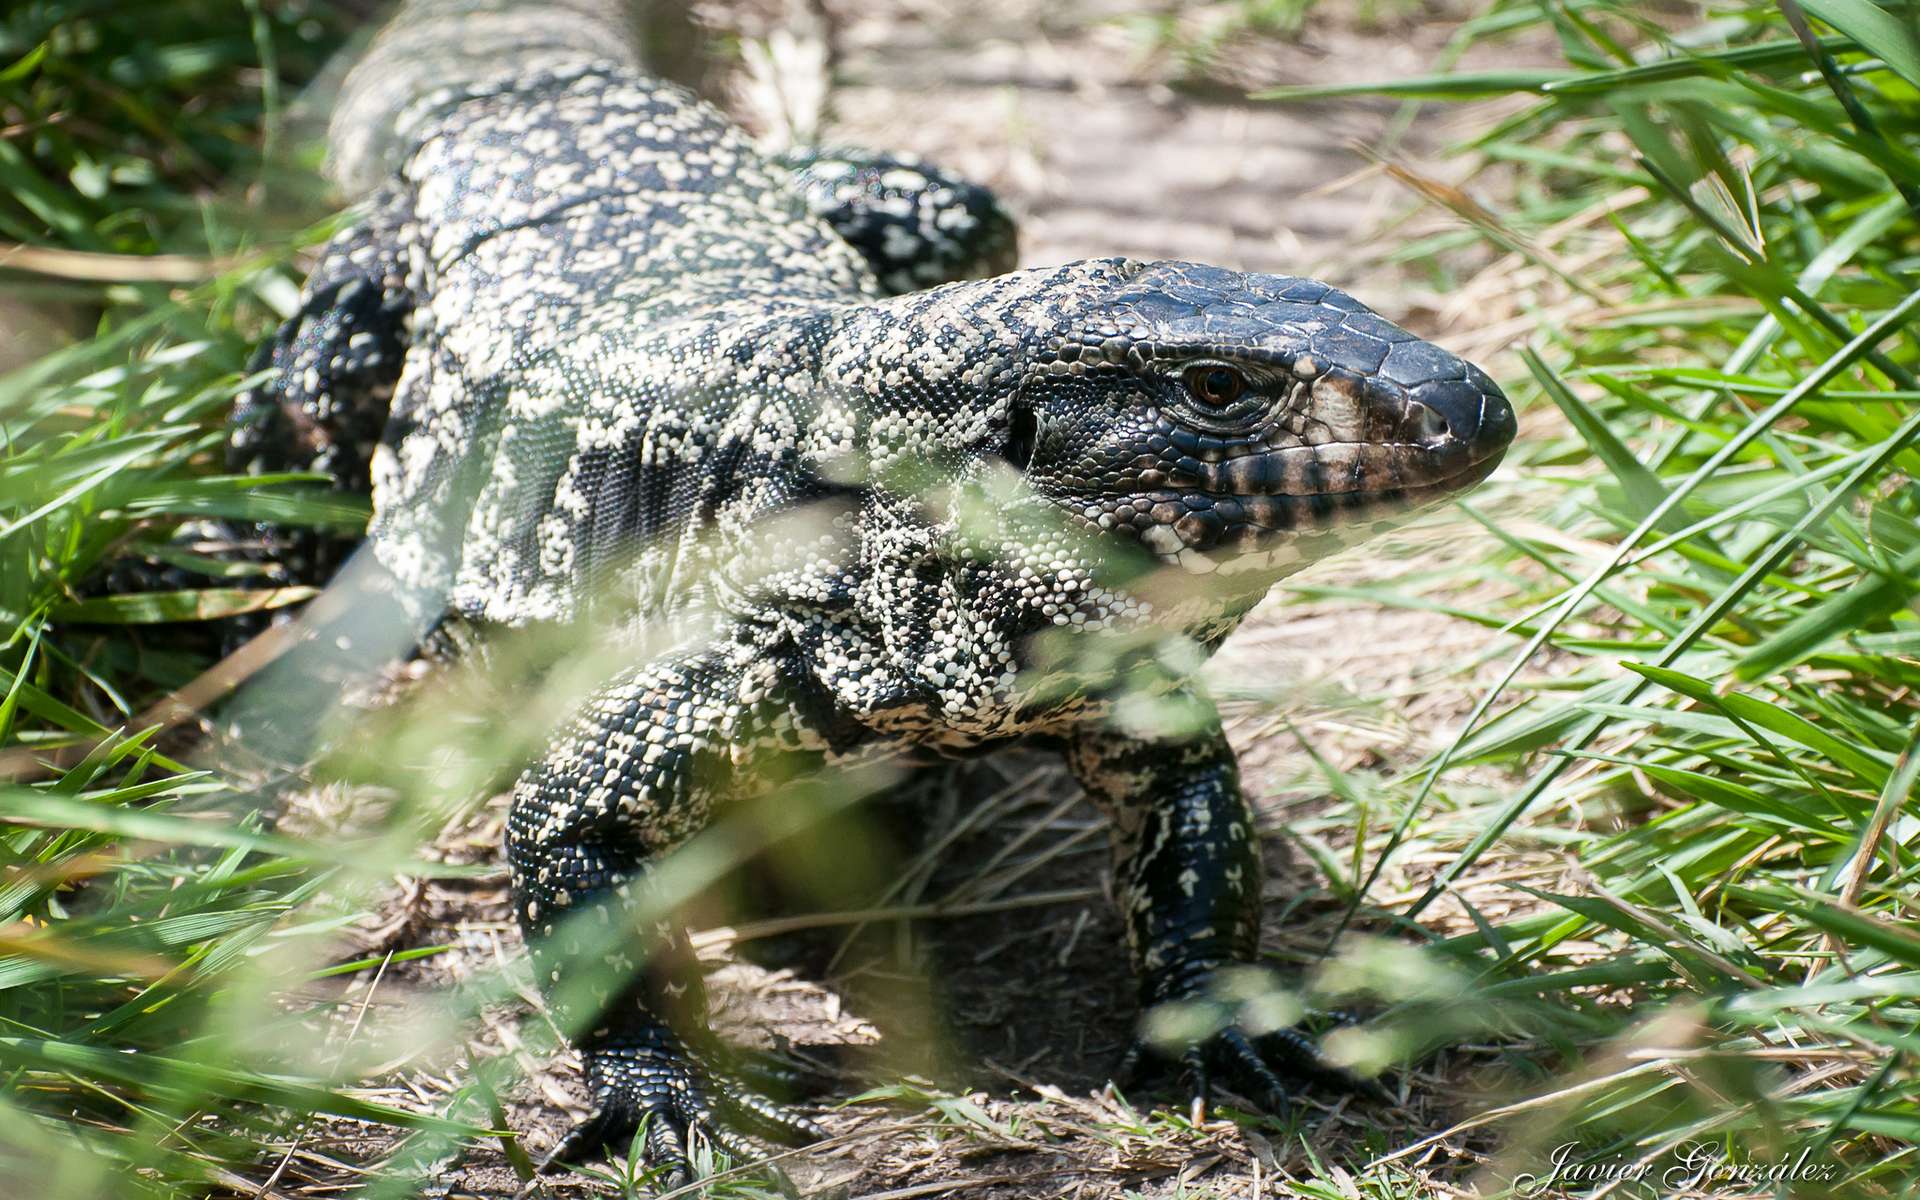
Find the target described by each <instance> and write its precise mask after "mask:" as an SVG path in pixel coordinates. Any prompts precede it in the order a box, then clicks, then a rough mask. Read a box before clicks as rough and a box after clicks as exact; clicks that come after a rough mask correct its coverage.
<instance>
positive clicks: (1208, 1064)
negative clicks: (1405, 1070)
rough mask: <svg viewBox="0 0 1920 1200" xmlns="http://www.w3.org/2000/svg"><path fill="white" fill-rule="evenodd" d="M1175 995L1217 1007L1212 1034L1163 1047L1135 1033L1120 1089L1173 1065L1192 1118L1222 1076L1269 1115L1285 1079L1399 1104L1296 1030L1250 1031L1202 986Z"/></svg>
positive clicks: (1289, 1090)
mask: <svg viewBox="0 0 1920 1200" xmlns="http://www.w3.org/2000/svg"><path fill="white" fill-rule="evenodd" d="M1178 999H1180V1000H1198V1001H1201V1002H1203V1003H1206V1004H1208V1005H1210V1006H1212V1005H1222V1006H1223V1009H1222V1011H1223V1016H1224V1018H1225V1019H1224V1020H1223V1021H1222V1022H1221V1025H1220V1027H1219V1028H1217V1029H1216V1030H1215V1031H1214V1032H1213V1033H1211V1034H1208V1035H1205V1036H1203V1037H1200V1038H1198V1039H1197V1040H1193V1041H1189V1042H1185V1043H1184V1044H1182V1043H1178V1042H1176V1043H1174V1044H1172V1045H1168V1044H1166V1043H1163V1042H1158V1041H1155V1040H1154V1039H1152V1038H1149V1037H1147V1036H1145V1035H1144V1034H1143V1035H1141V1036H1139V1037H1136V1038H1135V1039H1134V1041H1133V1043H1132V1044H1131V1045H1130V1046H1128V1048H1127V1052H1126V1055H1125V1057H1123V1058H1122V1059H1121V1061H1120V1067H1119V1070H1118V1071H1117V1072H1116V1073H1115V1078H1116V1080H1117V1081H1118V1082H1120V1083H1121V1084H1122V1085H1123V1086H1125V1085H1131V1084H1133V1083H1137V1082H1139V1081H1141V1080H1142V1078H1143V1077H1144V1076H1146V1075H1147V1074H1148V1073H1149V1070H1150V1065H1151V1066H1158V1067H1160V1068H1162V1069H1163V1071H1164V1069H1165V1068H1168V1067H1171V1066H1173V1065H1174V1064H1176V1063H1177V1064H1178V1066H1179V1069H1180V1070H1179V1073H1180V1082H1181V1084H1182V1088H1183V1091H1184V1092H1185V1094H1186V1096H1187V1100H1188V1103H1189V1105H1190V1107H1191V1110H1192V1112H1193V1113H1194V1116H1195V1119H1196V1120H1197V1119H1198V1118H1199V1116H1200V1115H1201V1114H1202V1113H1203V1112H1204V1111H1205V1108H1206V1105H1207V1104H1208V1103H1210V1102H1211V1101H1212V1099H1213V1096H1212V1090H1213V1083H1214V1080H1215V1079H1216V1078H1221V1079H1224V1080H1226V1081H1228V1082H1229V1083H1230V1084H1231V1086H1232V1087H1233V1088H1234V1090H1235V1091H1237V1092H1240V1093H1241V1094H1242V1095H1244V1096H1246V1097H1247V1098H1248V1099H1250V1100H1253V1101H1255V1102H1256V1103H1257V1104H1258V1105H1259V1106H1260V1108H1261V1109H1262V1110H1264V1111H1265V1112H1266V1113H1267V1114H1268V1115H1270V1116H1276V1117H1278V1116H1284V1115H1285V1114H1286V1113H1287V1111H1288V1110H1289V1109H1290V1108H1291V1107H1292V1104H1293V1095H1294V1089H1293V1087H1291V1086H1289V1084H1290V1083H1291V1084H1299V1083H1311V1084H1317V1085H1320V1086H1322V1087H1327V1088H1331V1089H1333V1090H1335V1091H1340V1092H1345V1093H1348V1094H1350V1095H1357V1096H1364V1097H1366V1098H1367V1099H1370V1100H1373V1101H1376V1102H1378V1103H1381V1104H1385V1105H1389V1106H1391V1105H1395V1104H1398V1103H1399V1099H1398V1097H1396V1096H1395V1095H1394V1094H1393V1093H1392V1092H1391V1091H1390V1090H1388V1089H1387V1088H1386V1087H1385V1086H1384V1085H1382V1084H1381V1083H1380V1082H1379V1081H1377V1080H1373V1079H1365V1078H1362V1077H1361V1076H1358V1075H1355V1074H1354V1073H1352V1072H1351V1071H1348V1070H1346V1069H1345V1068H1344V1067H1341V1066H1339V1065H1338V1064H1336V1063H1334V1062H1332V1061H1330V1060H1329V1059H1328V1058H1327V1057H1326V1056H1325V1055H1324V1054H1322V1053H1321V1052H1320V1048H1319V1047H1318V1046H1317V1045H1315V1044H1314V1041H1313V1039H1312V1038H1311V1037H1309V1036H1308V1035H1307V1034H1305V1033H1303V1032H1301V1031H1300V1030H1299V1029H1275V1030H1271V1031H1269V1032H1265V1033H1257V1034H1256V1033H1252V1032H1250V1031H1249V1030H1248V1028H1247V1025H1246V1022H1245V1016H1246V1014H1245V1013H1244V1011H1242V1010H1241V1009H1240V1008H1239V1006H1238V1005H1237V1004H1235V1003H1233V1002H1231V1001H1222V1000H1220V999H1219V998H1218V997H1212V996H1209V995H1207V989H1206V985H1205V984H1204V983H1202V984H1200V985H1198V986H1196V987H1194V988H1193V994H1192V995H1190V996H1188V997H1181V998H1178Z"/></svg>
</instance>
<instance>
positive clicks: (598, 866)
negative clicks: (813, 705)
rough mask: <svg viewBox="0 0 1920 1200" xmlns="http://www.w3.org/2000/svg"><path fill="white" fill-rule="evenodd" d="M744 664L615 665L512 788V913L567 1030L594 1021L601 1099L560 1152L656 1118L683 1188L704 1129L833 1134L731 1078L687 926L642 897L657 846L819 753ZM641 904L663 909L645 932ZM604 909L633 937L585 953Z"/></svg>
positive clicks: (650, 1134)
mask: <svg viewBox="0 0 1920 1200" xmlns="http://www.w3.org/2000/svg"><path fill="white" fill-rule="evenodd" d="M740 676H741V669H740V667H739V666H738V665H737V664H735V663H734V662H732V661H729V659H728V658H727V656H726V655H725V653H724V650H717V651H711V652H698V653H693V654H689V655H684V656H678V657H669V658H666V659H663V660H659V661H656V662H653V663H649V664H648V665H646V666H645V667H642V668H640V669H637V670H634V671H631V672H629V673H627V674H625V675H623V676H620V677H618V678H616V679H615V680H614V681H613V682H612V683H611V684H609V685H608V686H607V687H605V688H604V689H602V690H601V691H600V692H599V693H597V694H596V695H595V696H594V697H593V699H592V700H591V701H589V702H588V704H587V705H586V706H585V707H584V708H583V709H582V710H581V712H580V713H579V714H578V715H577V716H576V717H575V718H574V719H573V720H572V722H571V723H570V725H569V726H568V727H567V729H566V730H565V731H564V733H563V734H562V736H561V737H559V738H558V739H557V740H556V741H555V742H554V744H553V746H552V748H551V749H550V750H549V751H548V753H547V755H546V758H545V759H544V760H543V761H542V762H541V763H540V764H539V765H537V766H536V767H534V768H533V769H532V770H530V771H528V772H527V773H526V774H525V775H524V776H522V778H521V779H520V781H519V783H518V785H517V786H516V787H515V788H514V796H513V807H512V810H511V813H510V814H509V816H508V821H507V861H508V863H509V865H510V867H511V871H512V880H513V903H514V912H515V915H516V917H517V918H518V919H519V922H520V925H521V928H522V930H523V931H524V932H525V933H526V936H527V941H528V943H529V944H530V946H531V948H532V951H533V964H534V969H535V972H536V975H537V978H538V982H539V985H540V987H541V989H542V991H543V992H545V993H546V994H547V995H548V997H549V998H550V999H551V1000H553V1001H554V1002H555V1006H556V1008H557V1009H558V1011H559V1016H560V1018H561V1020H562V1023H563V1027H567V1028H570V1029H577V1030H580V1031H582V1032H581V1033H579V1035H578V1036H577V1038H576V1041H577V1043H578V1045H579V1048H580V1051H581V1054H582V1056H583V1058H584V1059H585V1062H586V1072H587V1087H588V1090H589V1092H590V1094H591V1096H592V1105H593V1113H592V1115H591V1116H589V1117H588V1118H587V1120H586V1121H584V1122H582V1123H581V1124H580V1125H579V1126H578V1127H576V1128H575V1129H574V1130H573V1131H572V1133H571V1134H569V1135H568V1137H567V1138H566V1139H565V1140H564V1141H563V1142H562V1143H561V1144H560V1146H559V1147H558V1148H557V1149H556V1150H555V1151H554V1153H553V1155H552V1156H551V1157H550V1159H549V1162H564V1161H572V1160H577V1159H579V1158H583V1157H585V1156H587V1155H590V1154H592V1153H593V1152H595V1151H597V1150H600V1149H602V1148H603V1147H607V1146H609V1145H611V1146H618V1145H620V1144H622V1142H623V1140H624V1139H625V1138H627V1137H629V1136H631V1135H632V1134H633V1133H634V1132H635V1131H636V1130H639V1129H640V1128H641V1127H642V1126H643V1125H644V1127H645V1129H646V1144H645V1152H646V1158H647V1160H648V1162H649V1163H650V1164H652V1165H653V1166H655V1167H659V1168H663V1169H664V1174H665V1176H666V1179H667V1182H668V1185H669V1186H676V1187H677V1186H679V1185H680V1184H682V1183H685V1182H686V1180H687V1178H688V1175H689V1173H690V1167H689V1160H688V1147H689V1142H690V1140H691V1139H692V1137H693V1136H694V1135H696V1134H698V1135H699V1136H702V1137H705V1138H706V1139H708V1140H709V1141H710V1142H712V1143H713V1144H714V1145H716V1146H719V1147H721V1148H722V1149H725V1150H727V1151H728V1152H729V1153H731V1154H734V1155H736V1156H745V1157H757V1156H758V1153H759V1148H758V1147H757V1146H755V1145H754V1144H753V1143H752V1142H751V1141H748V1140H747V1139H746V1138H743V1137H742V1136H740V1134H741V1133H742V1132H744V1133H747V1134H751V1135H753V1136H757V1137H763V1138H770V1139H773V1140H776V1141H784V1142H807V1141H812V1140H816V1139H818V1138H820V1137H823V1136H825V1135H824V1132H823V1131H822V1130H821V1129H820V1127H819V1126H817V1125H816V1124H814V1123H813V1122H812V1121H810V1120H808V1119H807V1118H805V1117H804V1116H800V1115H798V1114H795V1113H791V1112H788V1111H786V1110H784V1109H783V1108H781V1107H780V1106H779V1105H776V1104H775V1103H773V1102H772V1101H770V1100H768V1099H766V1098H764V1097H761V1096H758V1095H756V1094H754V1093H752V1092H750V1091H748V1090H747V1089H745V1088H744V1087H742V1086H740V1085H739V1084H736V1083H735V1082H734V1081H733V1080H732V1079H730V1078H729V1077H728V1074H727V1063H726V1059H727V1055H726V1054H725V1053H724V1052H723V1051H722V1050H721V1047H720V1046H719V1044H718V1042H717V1040H716V1039H714V1038H713V1037H712V1036H711V1035H710V1034H709V1032H708V1030H707V1026H706V997H705V992H704V989H703V987H702V985H701V980H700V975H699V972H698V970H697V968H696V967H695V965H694V963H693V958H692V954H691V952H690V951H689V949H688V947H687V943H686V939H685V934H684V931H683V930H682V929H681V928H680V927H679V925H678V923H677V922H675V921H674V920H673V919H672V918H671V917H670V916H668V915H666V914H665V913H664V912H663V911H662V910H661V909H659V908H658V907H655V906H649V905H647V904H646V901H647V900H648V899H650V897H649V894H648V889H649V888H650V887H651V885H652V867H653V864H654V863H655V862H656V861H657V860H658V859H659V858H660V857H661V856H662V855H664V854H666V853H667V852H668V851H670V850H672V849H673V848H674V847H675V846H677V845H679V844H680V843H681V842H683V841H685V840H686V839H687V838H689V837H691V836H692V835H693V834H694V833H696V832H698V831H699V830H700V829H701V828H702V827H704V826H705V825H706V824H707V822H708V820H709V818H710V817H711V816H712V815H713V814H714V811H715V810H716V808H718V807H719V806H721V805H722V804H724V803H726V802H728V801H731V800H737V799H740V798H742V797H743V796H746V795H751V794H754V793H755V792H757V791H761V790H764V788H765V787H766V786H767V783H768V781H769V780H770V778H771V772H770V771H769V770H768V768H769V767H771V766H773V765H774V762H775V761H776V760H777V762H778V765H779V767H780V769H781V770H782V771H791V770H792V769H794V767H795V765H796V764H795V763H794V761H793V758H792V756H793V755H795V754H801V755H805V754H807V753H810V752H808V751H805V750H803V749H801V748H799V747H798V746H796V745H795V741H796V739H795V736H794V734H793V728H794V726H793V724H792V721H791V720H790V719H787V718H785V716H784V714H786V713H787V712H788V711H789V710H790V709H791V706H792V698H791V697H786V696H782V695H779V694H767V693H766V691H765V689H764V688H755V689H754V690H755V691H756V693H758V694H757V695H756V698H755V699H754V700H752V701H751V702H749V701H748V700H746V699H744V698H743V696H742V692H743V688H742V685H741V682H740ZM811 753H813V754H814V756H815V757H818V753H817V752H811ZM800 765H804V764H800ZM642 910H646V911H648V912H650V913H651V914H652V915H651V916H650V917H648V918H647V924H646V925H645V926H643V927H638V928H636V927H634V922H635V920H636V918H638V917H640V915H641V912H642ZM609 922H611V923H613V925H614V927H615V928H624V929H630V930H631V931H632V935H633V936H632V939H631V940H630V941H629V942H628V944H627V945H625V946H622V947H621V948H619V949H618V950H616V951H615V952H614V953H613V954H612V956H611V958H609V957H608V956H607V954H606V952H605V949H604V947H603V946H602V947H600V948H599V954H598V955H597V956H595V957H594V958H593V959H591V960H589V958H588V956H589V954H590V953H592V951H591V950H590V949H589V944H590V943H596V942H597V941H599V940H600V939H598V938H596V936H595V935H596V934H603V931H605V930H606V929H607V928H608V923H609ZM634 943H638V945H637V946H636V945H635V944H634ZM629 952H631V954H630V953H629ZM575 972H590V973H593V974H592V975H590V976H589V978H590V979H591V980H592V982H591V983H590V984H589V986H586V987H584V988H583V987H577V986H569V985H570V984H572V983H573V982H574V973H575Z"/></svg>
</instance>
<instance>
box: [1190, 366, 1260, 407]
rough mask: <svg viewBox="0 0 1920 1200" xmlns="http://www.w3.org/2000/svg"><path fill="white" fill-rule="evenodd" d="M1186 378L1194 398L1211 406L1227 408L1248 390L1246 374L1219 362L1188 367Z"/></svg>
mask: <svg viewBox="0 0 1920 1200" xmlns="http://www.w3.org/2000/svg"><path fill="white" fill-rule="evenodd" d="M1185 379H1186V384H1187V390H1188V391H1190V392H1192V393H1193V396H1194V399H1196V400H1198V401H1200V403H1202V404H1205V405H1207V406H1208V407H1210V408H1225V407H1226V406H1227V405H1229V404H1232V403H1233V402H1234V401H1235V400H1238V399H1239V398H1240V396H1241V394H1242V393H1244V392H1245V391H1246V390H1247V377H1246V376H1245V375H1242V374H1241V373H1240V372H1238V371H1236V370H1234V369H1233V368H1232V367H1225V366H1221V365H1220V364H1219V363H1200V364H1199V365H1197V366H1192V367H1188V368H1187V373H1186V376H1185Z"/></svg>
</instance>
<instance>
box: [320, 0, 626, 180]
mask: <svg viewBox="0 0 1920 1200" xmlns="http://www.w3.org/2000/svg"><path fill="white" fill-rule="evenodd" d="M635 10H636V6H635V5H634V4H632V3H630V0H406V3H405V4H403V5H402V6H401V8H400V11H399V12H398V13H396V14H395V15H394V17H393V19H392V20H391V21H389V22H388V23H387V25H386V26H385V27H384V28H382V29H381V31H380V32H379V34H377V35H376V36H375V37H374V39H373V42H372V43H371V44H370V45H369V46H368V47H367V50H366V52H365V54H364V55H362V57H361V59H360V61H359V62H358V63H357V64H356V65H355V66H354V68H353V70H352V72H351V73H350V74H348V76H347V78H346V81H345V83H344V84H343V85H342V87H341V92H340V98H339V100H338V102H337V103H336V104H335V106H334V110H333V116H332V119H331V121H330V122H329V123H328V127H327V143H328V147H329V151H330V155H329V168H330V170H331V172H332V174H333V176H334V178H335V180H337V181H338V182H339V184H340V186H341V187H342V188H343V189H345V190H346V192H347V193H348V194H349V195H353V196H360V195H365V194H366V193H368V192H371V191H372V190H373V189H374V188H375V187H377V186H378V185H379V184H380V183H381V182H382V181H383V180H385V179H386V178H387V177H388V176H389V175H391V174H392V173H393V171H394V169H395V168H396V167H397V166H398V165H399V159H400V156H401V155H402V154H403V153H404V152H405V148H406V147H407V146H409V145H410V144H411V142H412V135H413V134H414V133H415V132H416V131H417V130H418V129H419V128H420V127H421V125H422V124H424V123H425V122H427V121H430V120H432V119H433V117H434V116H435V115H436V114H438V113H439V112H441V111H442V110H443V109H444V108H445V107H446V106H447V105H449V104H454V103H458V102H459V101H460V99H461V98H463V97H465V96H471V95H473V94H475V93H478V92H484V91H486V90H487V89H488V87H489V86H492V85H496V84H500V83H506V82H510V81H513V80H518V79H525V78H527V77H529V76H532V75H536V74H540V73H543V72H551V71H566V70H574V69H579V68H583V67H592V66H614V67H624V68H635V67H638V66H639V65H640V44H639V43H640V38H639V25H638V18H637V16H636V15H635Z"/></svg>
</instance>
